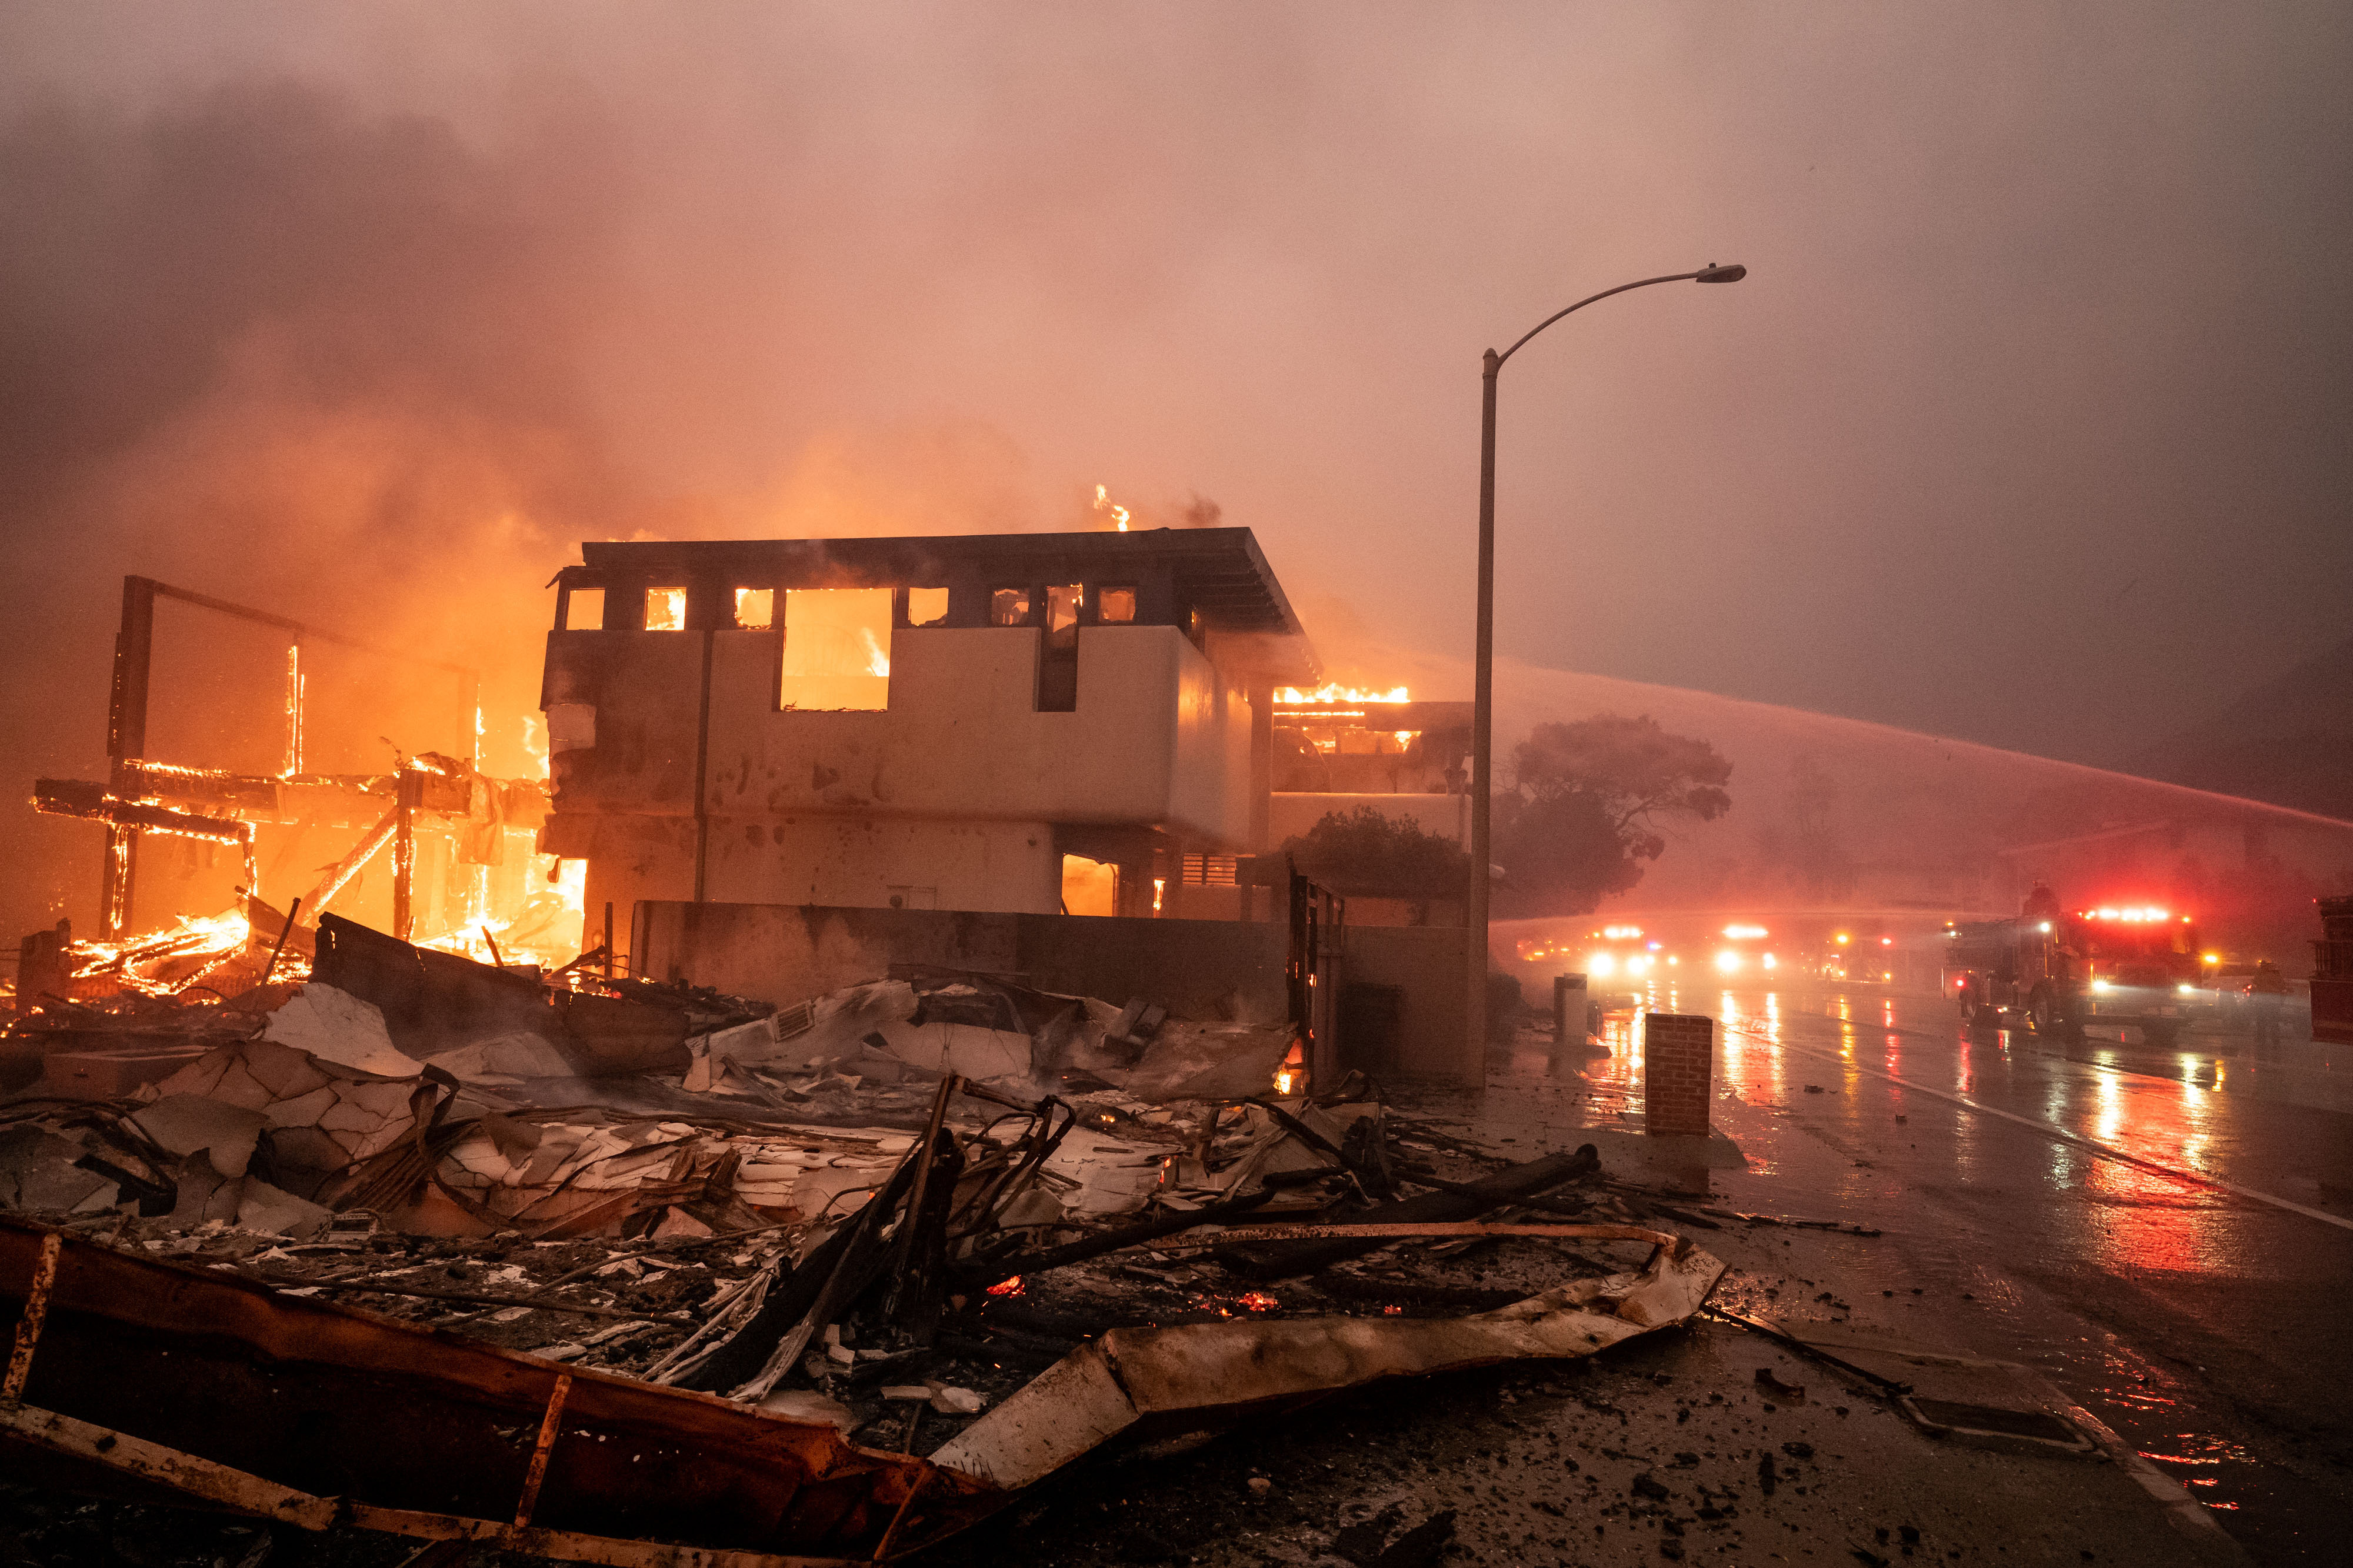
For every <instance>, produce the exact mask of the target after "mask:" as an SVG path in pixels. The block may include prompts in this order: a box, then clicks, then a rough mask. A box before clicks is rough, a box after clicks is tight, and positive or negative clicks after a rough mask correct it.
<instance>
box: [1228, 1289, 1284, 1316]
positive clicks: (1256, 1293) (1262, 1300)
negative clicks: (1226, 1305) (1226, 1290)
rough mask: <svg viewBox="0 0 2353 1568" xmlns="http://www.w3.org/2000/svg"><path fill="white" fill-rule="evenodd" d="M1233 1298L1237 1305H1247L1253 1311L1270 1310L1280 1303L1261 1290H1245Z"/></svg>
mask: <svg viewBox="0 0 2353 1568" xmlns="http://www.w3.org/2000/svg"><path fill="white" fill-rule="evenodd" d="M1234 1300H1235V1303H1236V1304H1237V1305H1239V1306H1243V1307H1248V1308H1249V1309H1250V1310H1251V1311H1253V1312H1271V1311H1273V1310H1275V1309H1276V1308H1277V1307H1280V1306H1282V1302H1280V1301H1278V1300H1275V1299H1274V1298H1273V1297H1271V1296H1270V1295H1268V1294H1267V1293H1266V1292H1265V1291H1263V1290H1245V1291H1243V1292H1242V1293H1241V1294H1240V1296H1237V1297H1235V1298H1234Z"/></svg>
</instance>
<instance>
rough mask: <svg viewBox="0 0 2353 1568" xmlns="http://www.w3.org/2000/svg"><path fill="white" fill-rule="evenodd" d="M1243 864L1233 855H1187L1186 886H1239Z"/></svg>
mask: <svg viewBox="0 0 2353 1568" xmlns="http://www.w3.org/2000/svg"><path fill="white" fill-rule="evenodd" d="M1240 864H1241V862H1240V858H1238V857H1236V856H1232V855H1187V856H1186V857H1185V869H1184V878H1183V880H1184V884H1185V886H1187V887H1188V888H1231V887H1234V886H1236V885H1237V884H1238V876H1237V872H1238V868H1240Z"/></svg>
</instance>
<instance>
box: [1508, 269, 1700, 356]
mask: <svg viewBox="0 0 2353 1568" xmlns="http://www.w3.org/2000/svg"><path fill="white" fill-rule="evenodd" d="M1716 270H1718V269H1717V268H1714V267H1705V268H1701V269H1700V270H1699V271H1697V272H1671V273H1669V274H1668V275H1667V276H1666V277H1664V278H1644V279H1640V280H1639V281H1636V282H1632V283H1620V284H1619V285H1618V287H1616V288H1615V289H1603V290H1601V292H1600V293H1599V294H1596V295H1594V296H1593V297H1592V298H1591V299H1587V300H1578V301H1577V303H1576V304H1574V305H1571V306H1570V307H1569V308H1568V310H1556V311H1554V312H1553V313H1552V314H1551V315H1549V316H1546V318H1545V319H1544V320H1543V321H1538V322H1537V323H1536V324H1535V326H1533V327H1530V328H1529V329H1528V330H1527V331H1526V332H1525V333H1524V334H1522V336H1521V338H1520V341H1519V342H1516V343H1514V344H1513V345H1512V346H1511V347H1510V348H1507V349H1505V350H1504V352H1503V353H1499V354H1498V353H1495V351H1494V350H1493V349H1490V350H1488V351H1487V352H1488V353H1491V354H1494V363H1492V364H1490V365H1489V366H1488V367H1487V368H1488V371H1489V373H1490V374H1492V373H1493V372H1495V371H1497V370H1500V369H1502V368H1503V364H1504V361H1505V360H1507V359H1509V358H1511V357H1512V356H1513V355H1514V354H1515V353H1519V352H1520V350H1521V348H1522V347H1523V346H1524V345H1525V344H1526V342H1527V341H1528V339H1530V338H1532V337H1535V335H1536V334H1537V333H1538V332H1541V331H1544V330H1545V329H1546V327H1549V326H1551V325H1552V324H1553V323H1554V322H1555V321H1559V320H1560V319H1561V318H1562V317H1563V316H1566V315H1567V314H1568V313H1569V311H1571V310H1583V309H1585V307H1587V306H1588V305H1590V304H1592V303H1593V301H1594V300H1607V299H1608V298H1609V296H1610V295H1612V294H1623V293H1624V292H1625V291H1626V290H1627V289H1647V288H1649V287H1650V286H1651V284H1653V283H1687V282H1689V281H1690V280H1691V279H1694V278H1700V277H1704V276H1705V275H1706V274H1707V273H1709V272H1713V271H1716Z"/></svg>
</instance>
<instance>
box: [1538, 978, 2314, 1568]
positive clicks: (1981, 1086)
mask: <svg viewBox="0 0 2353 1568" xmlns="http://www.w3.org/2000/svg"><path fill="white" fill-rule="evenodd" d="M1598 999H1599V1000H1603V1001H1604V1002H1605V1003H1606V1002H1608V1001H1609V998H1607V997H1603V998H1598ZM1631 1000H1632V998H1631V997H1630V996H1629V997H1625V998H1622V999H1621V1002H1630V1001H1631ZM1644 1005H1649V1006H1654V1007H1658V1008H1660V1009H1662V1010H1664V1011H1681V1012H1694V1013H1707V1014H1711V1015H1713V1016H1715V1017H1716V1018H1717V1020H1718V1021H1719V1029H1718V1037H1717V1038H1718V1045H1717V1058H1716V1073H1717V1084H1716V1087H1717V1089H1718V1091H1719V1094H1720V1095H1728V1096H1729V1098H1725V1099H1722V1100H1720V1101H1719V1106H1718V1113H1717V1125H1718V1127H1719V1129H1720V1130H1721V1131H1725V1132H1727V1133H1729V1134H1730V1135H1731V1136H1732V1137H1733V1138H1735V1139H1736V1141H1737V1142H1739V1143H1740V1145H1741V1147H1742V1149H1743V1151H1744V1152H1746V1154H1747V1155H1748V1157H1749V1160H1750V1162H1751V1163H1750V1167H1749V1169H1747V1170H1746V1171H1743V1172H1718V1173H1715V1176H1714V1190H1715V1192H1716V1193H1717V1194H1719V1195H1720V1196H1721V1197H1722V1198H1724V1199H1725V1200H1728V1201H1730V1202H1732V1203H1734V1204H1736V1205H1746V1204H1750V1203H1753V1204H1754V1205H1755V1206H1756V1207H1757V1208H1759V1209H1771V1210H1775V1211H1778V1212H1781V1213H1785V1214H1787V1213H1795V1212H1799V1211H1800V1210H1805V1211H1809V1212H1810V1213H1812V1214H1814V1215H1818V1216H1819V1217H1825V1218H1839V1219H1846V1220H1854V1221H1860V1222H1862V1223H1864V1224H1868V1225H1873V1226H1881V1227H1883V1229H1884V1231H1885V1235H1884V1237H1883V1238H1882V1239H1881V1240H1879V1241H1877V1242H1873V1243H1859V1244H1857V1247H1856V1248H1855V1250H1854V1254H1853V1256H1854V1259H1855V1267H1856V1268H1858V1269H1861V1270H1863V1271H1867V1272H1868V1273H1869V1274H1871V1275H1872V1276H1873V1279H1871V1280H1870V1281H1869V1282H1870V1283H1871V1284H1873V1285H1878V1286H1880V1287H1881V1289H1884V1290H1887V1291H1890V1292H1893V1294H1892V1295H1889V1296H1883V1297H1881V1299H1880V1300H1878V1301H1876V1302H1869V1303H1868V1304H1867V1305H1866V1307H1865V1309H1864V1310H1863V1311H1862V1312H1859V1313H1858V1314H1857V1316H1856V1317H1855V1319H1854V1320H1853V1321H1855V1322H1857V1323H1861V1322H1862V1321H1865V1317H1866V1316H1869V1315H1873V1314H1875V1315H1876V1317H1877V1320H1878V1321H1879V1323H1880V1324H1881V1325H1883V1326H1884V1327H1887V1328H1889V1329H1892V1330H1894V1331H1904V1332H1906V1333H1908V1334H1910V1335H1911V1336H1912V1337H1914V1338H1915V1341H1916V1342H1921V1343H1924V1344H1927V1343H1941V1344H1943V1345H1945V1346H1947V1347H1949V1348H1952V1349H1957V1350H1966V1351H1968V1352H1972V1353H1976V1354H1980V1355H1987V1356H1993V1357H2001V1358H2006V1359H2011V1360H2016V1361H2021V1362H2024V1363H2029V1364H2031V1365H2033V1366H2036V1367H2038V1368H2040V1369H2042V1371H2043V1372H2044V1373H2046V1374H2047V1375H2048V1376H2049V1377H2050V1378H2051V1380H2052V1382H2053V1383H2054V1384H2057V1385H2058V1386H2060V1387H2061V1388H2062V1389H2063V1391H2065V1392H2066V1393H2068V1394H2070V1395H2072V1396H2073V1398H2074V1399H2075V1400H2076V1401H2077V1402H2079V1403H2080V1404H2082V1405H2084V1407H2085V1408H2087V1409H2088V1410H2090V1411H2091V1412H2092V1414H2094V1415H2097V1416H2098V1417H2099V1418H2101V1419H2102V1420H2104V1421H2105V1422H2106V1423H2107V1424H2108V1425H2109V1426H2112V1427H2114V1428H2115V1429H2116V1431H2117V1432H2118V1433H2120V1434H2121V1435H2123V1436H2125V1437H2126V1439H2127V1440H2128V1441H2129V1442H2131V1444H2132V1445H2133V1446H2134V1447H2136V1448H2137V1449H2138V1450H2140V1451H2141V1452H2142V1453H2143V1454H2145V1455H2147V1456H2148V1457H2149V1458H2151V1459H2152V1460H2154V1461H2155V1462H2156V1463H2157V1465H2158V1468H2160V1469H2161V1470H2163V1471H2164V1472H2165V1473H2167V1474H2169V1475H2171V1476H2172V1477H2174V1478H2175V1479H2178V1480H2179V1481H2181V1482H2183V1483H2184V1484H2185V1485H2187V1486H2188V1487H2189V1489H2190V1490H2191V1495H2193V1496H2194V1497H2196V1498H2198V1499H2199V1500H2200V1501H2201V1502H2203V1503H2204V1504H2206V1505H2207V1506H2208V1507H2209V1508H2210V1509H2211V1510H2215V1512H2216V1515H2217V1517H2218V1518H2219V1519H2220V1521H2221V1522H2222V1524H2223V1526H2224V1528H2225V1529H2226V1530H2227V1531H2229V1532H2230V1533H2231V1534H2232V1536H2233V1537H2234V1538H2236V1539H2237V1540H2238V1541H2240V1542H2241V1543H2242V1545H2244V1546H2245V1547H2246V1549H2247V1550H2248V1552H2250V1554H2251V1555H2253V1557H2254V1558H2255V1559H2256V1560H2257V1561H2258V1562H2263V1563H2344V1562H2348V1561H2353V1415H2349V1414H2348V1408H2347V1405H2348V1399H2353V1312H2348V1310H2347V1301H2348V1290H2353V1228H2348V1226H2346V1225H2338V1224H2332V1223H2329V1222H2328V1221H2327V1219H2324V1218H2318V1217H2313V1216H2311V1215H2306V1214H2301V1213H2296V1212H2293V1211H2292V1210H2289V1209H2286V1208H2283V1207H2280V1206H2275V1205H2272V1204H2269V1203H2266V1202H2263V1201H2262V1200H2261V1199H2259V1198H2256V1197H2252V1196H2248V1195H2243V1194H2238V1193H2232V1192H2230V1191H2226V1190H2223V1189H2221V1188H2220V1187H2217V1186H2215V1185H2213V1184H2209V1183H2206V1182H2201V1181H2199V1180H2196V1179H2194V1176H2195V1175H2203V1176H2207V1177H2211V1178H2214V1179H2215V1180H2218V1181H2221V1182H2227V1183H2231V1184H2236V1185H2237V1186H2240V1187H2243V1188H2248V1189H2253V1190H2254V1191H2255V1192H2258V1193H2262V1194H2269V1195H2271V1196H2273V1197H2276V1198H2279V1199H2283V1200H2285V1201H2286V1202H2288V1203H2291V1204H2295V1205H2304V1206H2305V1207H2307V1208H2311V1209H2316V1210H2319V1211H2322V1212H2323V1213H2324V1214H2327V1215H2336V1216H2338V1217H2340V1218H2342V1219H2344V1220H2346V1221H2347V1222H2348V1224H2353V1049H2348V1047H2329V1046H2323V1045H2316V1044H2312V1043H2309V1042H2304V1043H2296V1042H2293V1041H2292V1042H2291V1043H2289V1044H2287V1045H2285V1046H2283V1047H2274V1048H2270V1049H2267V1050H2265V1051H2263V1052H2261V1053H2258V1051H2257V1050H2256V1048H2255V1047H2254V1045H2253V1039H2252V1037H2250V1036H2246V1035H2239V1034H2227V1033H2223V1032H2221V1031H2220V1030H2194V1031H2192V1032H2190V1033H2189V1034H2187V1035H2185V1037H2183V1038H2182V1039H2181V1040H2180V1041H2179V1044H2178V1046H2177V1047H2176V1048H2174V1049H2170V1050H2162V1051H2160V1050H2154V1049H2150V1048H2148V1047H2144V1046H2141V1045H2139V1044H2137V1043H2127V1042H2126V1040H2123V1039H2119V1038H2116V1037H2114V1036H2113V1035H2110V1036H2109V1037H2099V1036H2094V1037H2093V1038H2091V1039H2090V1040H2088V1041H2086V1042H2085V1043H2084V1044H2083V1045H2081V1046H2072V1047H2071V1046H2066V1045H2063V1044H2061V1043H2059V1042H2057V1041H2054V1040H2046V1039H2043V1038H2042V1037H2036V1036H2033V1035H2031V1034H2027V1033H2024V1032H2017V1033H2011V1032H2007V1031H2005V1032H1999V1033H1997V1032H1979V1033H1977V1034H1974V1035H1972V1034H1971V1033H1970V1032H1969V1031H1968V1030H1967V1029H1966V1028H1965V1027H1964V1026H1962V1024H1961V1021H1960V1019H1959V1017H1958V1016H1957V1010H1956V1009H1955V1007H1954V1005H1953V1004H1952V1003H1951V1002H1950V1001H1949V1000H1947V999H1945V998H1943V997H1938V996H1920V995H1906V994H1891V993H1889V992H1887V991H1884V990H1881V989H1878V988H1872V987H1852V988H1841V989H1826V990H1821V991H1817V992H1812V993H1794V992H1778V993H1766V992H1761V991H1724V990H1717V989H1714V988H1710V989H1708V990H1706V991H1704V992H1697V991H1694V989H1692V988H1688V987H1685V988H1682V989H1680V990H1679V991H1678V990H1672V989H1670V988H1669V987H1666V986H1660V987H1656V988H1655V989H1654V991H1653V993H1652V994H1651V995H1650V996H1648V997H1646V998H1644ZM1631 1018H1632V1013H1631V1012H1630V1011H1626V1012H1621V1013H1613V1014H1612V1015H1610V1017H1609V1032H1608V1035H1607V1036H1606V1038H1608V1039H1609V1042H1610V1043H1611V1044H1612V1045H1613V1047H1614V1054H1613V1055H1612V1056H1611V1057H1610V1058H1607V1059H1602V1060H1596V1061H1594V1062H1593V1063H1592V1064H1590V1065H1589V1066H1587V1067H1586V1068H1585V1069H1584V1075H1585V1077H1586V1078H1587V1079H1588V1080H1589V1081H1590V1082H1591V1084H1592V1092H1593V1097H1594V1099H1595V1100H1596V1101H1597V1102H1606V1101H1607V1100H1608V1099H1609V1097H1610V1096H1611V1095H1612V1094H1618V1095H1622V1096H1624V1097H1625V1098H1626V1100H1627V1102H1628V1103H1629V1104H1632V1103H1634V1102H1635V1101H1636V1100H1637V1092H1638V1086H1639V1074H1640V1061H1639V1048H1630V1041H1629V1039H1628V1037H1627V1036H1628V1026H1629V1025H1630V1021H1631ZM2291 1032H2292V1033H2293V1032H2294V1031H2291ZM1931 1091H1936V1092H1931ZM1938 1093H1941V1094H1943V1095H1946V1096H1954V1097H1959V1098H1963V1099H1966V1100H1971V1101H1974V1102H1976V1104H1977V1105H1978V1107H1981V1108H1983V1109H1975V1110H1973V1109H1968V1108H1966V1107H1964V1106H1961V1105H1958V1104H1956V1103H1953V1102H1952V1100H1948V1099H1942V1098H1937V1094H1938ZM1997 1111H2002V1112H2008V1113H2010V1116H2011V1117H2015V1118H2019V1119H2022V1120H2023V1121H2027V1122H2034V1123H2047V1124H2050V1125H2052V1126H2055V1127H2057V1128H2061V1129H2064V1130H2065V1131H2069V1132H2072V1133H2074V1134H2076V1135H2077V1136H2078V1137H2080V1138H2083V1139H2086V1140H2089V1141H2091V1142H2094V1143H2096V1144H2099V1145H2103V1146H2105V1147H2106V1148H2108V1149H2112V1150H2116V1151H2118V1152H2123V1153H2126V1154H2130V1155H2133V1156H2137V1158H2138V1159H2140V1160H2142V1161H2145V1162H2147V1164H2137V1163H2127V1162H2126V1161H2123V1160H2119V1159H2116V1158H2111V1157H2108V1156H2107V1155H2105V1154H2103V1153H2101V1152H2096V1151H2094V1150H2093V1149H2090V1148H2086V1147H2084V1146H2083V1145H2082V1144H2079V1143H2073V1142H2067V1141H2065V1140H2063V1139H2062V1138H2059V1137H2056V1136H2053V1135H2052V1133H2051V1132H2049V1131H2042V1130H2041V1129H2039V1128H2037V1127H2034V1126H2029V1125H2021V1122H2020V1121H2012V1120H2009V1119H2006V1118H2004V1117H2002V1116H1999V1115H1996V1114H1993V1113H1994V1112H1997ZM1899 1117H1900V1118H1902V1119H1903V1120H1901V1121H1898V1118H1899ZM2152 1166H2158V1167H2165V1168H2166V1169H2167V1170H2171V1171H2179V1172H2183V1173H2193V1174H2190V1175H2181V1176H2177V1175H2173V1174H2168V1173H2165V1171H2160V1170H2158V1169H2153V1168H2151V1167H2152ZM1915 1288H1916V1289H1918V1290H1919V1294H1918V1295H1917V1296H1916V1297H1915V1295H1914V1294H1913V1292H1914V1290H1915ZM1855 1293H1856V1294H1862V1292H1861V1291H1859V1290H1858V1291H1857V1292H1855ZM1874 1293H1875V1292H1874ZM1825 1311H1826V1310H1825ZM1784 1316H1785V1317H1789V1318H1803V1317H1804V1316H1805V1310H1804V1309H1802V1308H1799V1309H1797V1310H1793V1311H1786V1312H1785V1313H1784Z"/></svg>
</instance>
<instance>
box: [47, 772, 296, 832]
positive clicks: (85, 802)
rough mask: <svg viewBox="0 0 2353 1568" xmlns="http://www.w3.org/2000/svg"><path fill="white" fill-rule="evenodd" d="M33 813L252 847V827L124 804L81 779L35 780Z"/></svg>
mask: <svg viewBox="0 0 2353 1568" xmlns="http://www.w3.org/2000/svg"><path fill="white" fill-rule="evenodd" d="M33 809H34V810H35V811H38V812H45V813H47V815H49V816H79V817H82V818H84V819H86V820H88V821H90V822H103V823H105V824H106V825H107V826H110V827H135V828H138V829H140V830H142V831H143V832H148V833H177V834H179V835H181V836H182V837H187V838H203V839H207V840H209V841H211V842H212V843H215V844H237V845H243V846H246V847H248V848H249V847H251V845H252V843H253V824H251V823H249V822H240V821H238V820H237V818H235V817H231V816H203V815H202V814H200V813H197V812H193V811H180V810H177V809H175V808H174V807H172V806H168V805H153V804H151V803H149V802H147V801H142V800H124V799H123V798H122V797H121V796H120V795H115V794H114V793H113V792H112V791H111V790H109V789H108V788H107V786H106V785H104V784H90V783H88V782H86V781H84V780H81V779H37V780H35V781H34V783H33Z"/></svg>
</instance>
